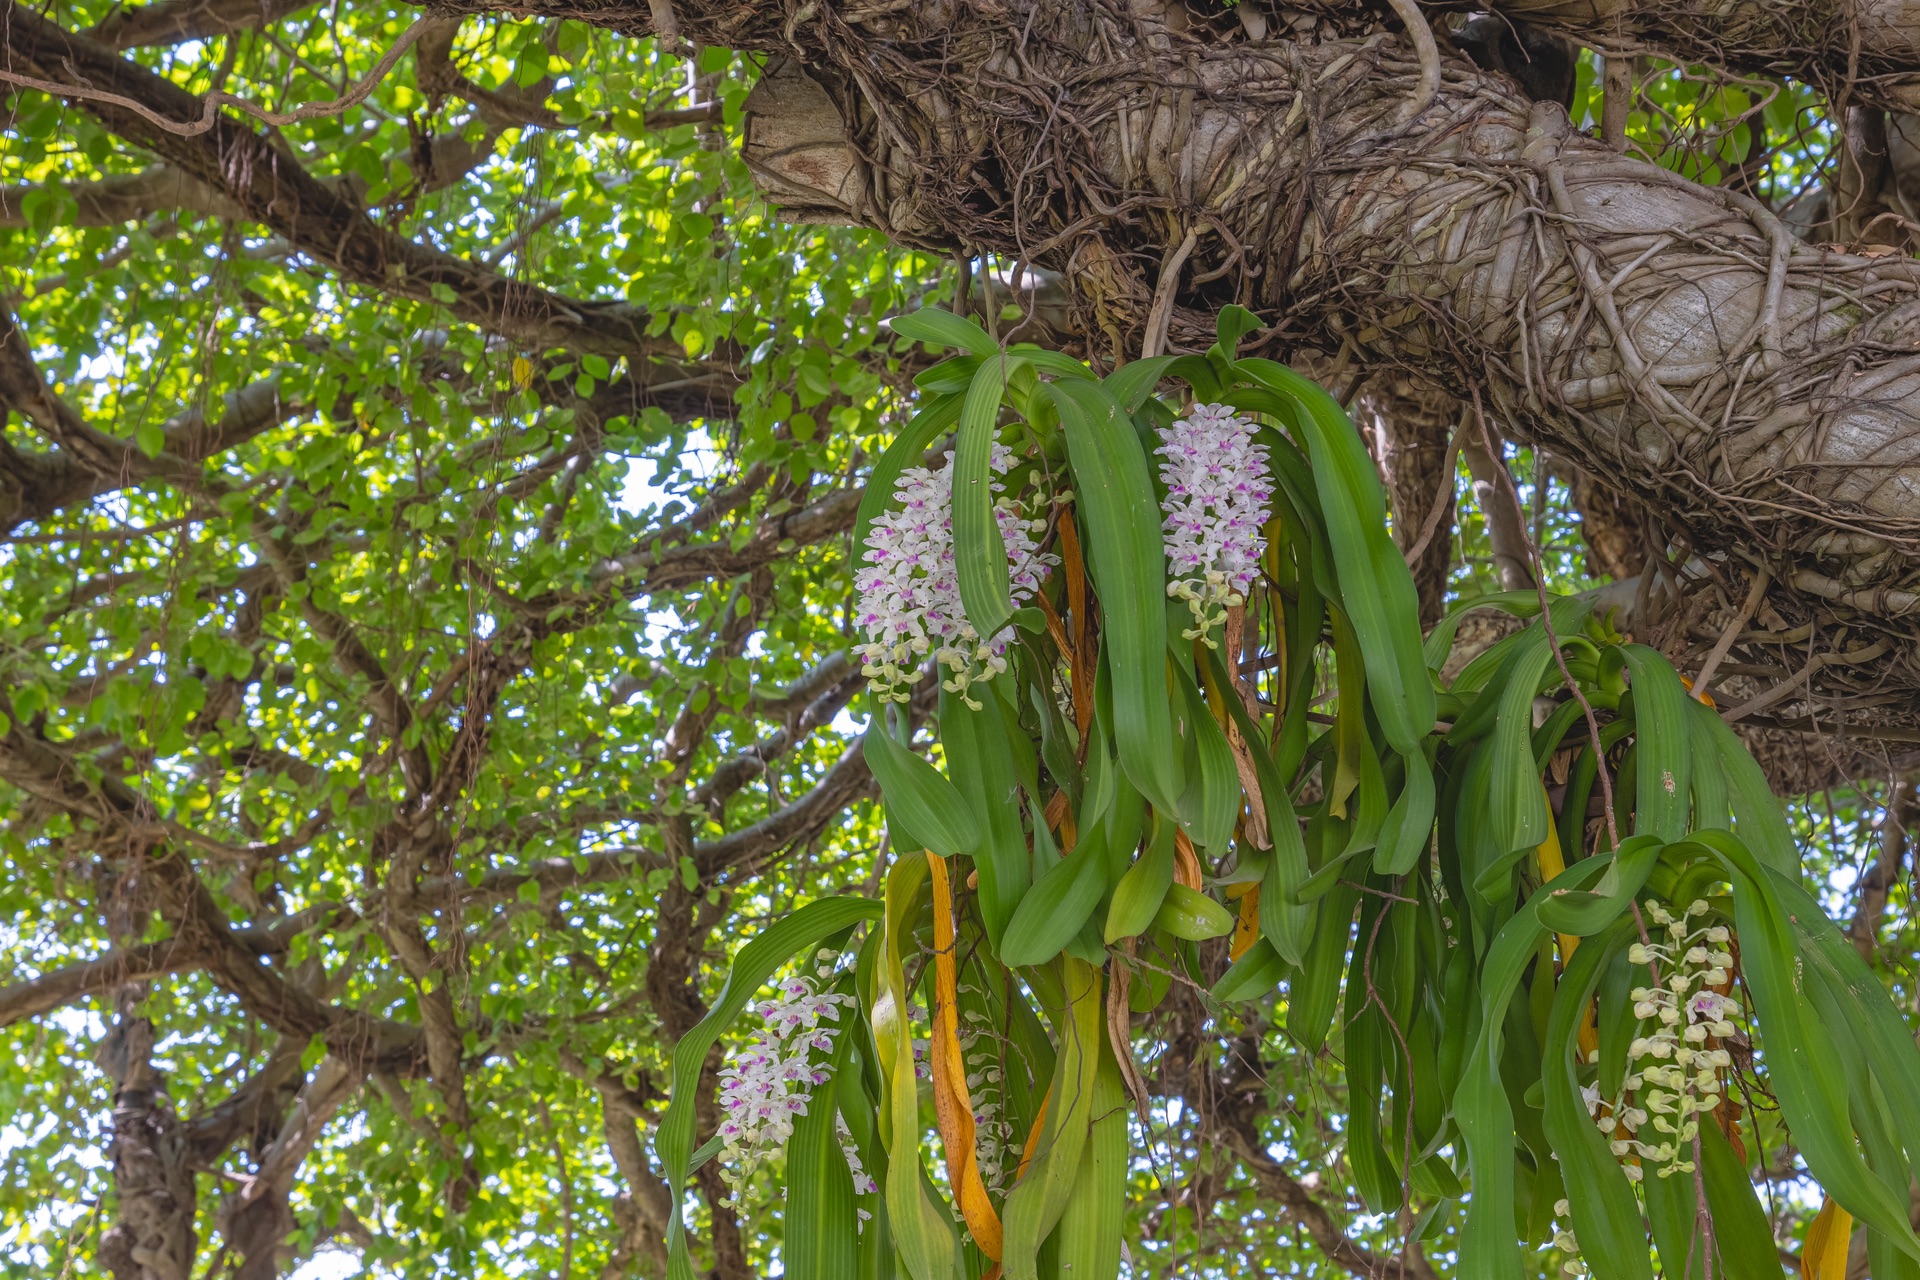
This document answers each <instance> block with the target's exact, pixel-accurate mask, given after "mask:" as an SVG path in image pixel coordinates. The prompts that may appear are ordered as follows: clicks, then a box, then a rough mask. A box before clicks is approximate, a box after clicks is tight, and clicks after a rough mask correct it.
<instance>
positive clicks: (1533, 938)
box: [1453, 854, 1612, 1280]
mask: <svg viewBox="0 0 1920 1280" xmlns="http://www.w3.org/2000/svg"><path fill="white" fill-rule="evenodd" d="M1611 860H1612V859H1611V857H1610V856H1609V855H1605V854H1602V855H1600V856H1598V857H1593V858H1588V859H1586V860H1584V861H1581V862H1576V863H1574V864H1573V866H1571V867H1569V868H1568V869H1567V870H1565V871H1563V872H1561V873H1560V874H1559V875H1558V876H1556V877H1554V879H1552V880H1550V881H1548V882H1547V883H1546V884H1545V885H1543V886H1542V887H1541V888H1540V889H1538V890H1536V891H1535V893H1534V894H1533V896H1532V897H1531V898H1529V899H1528V900H1527V903H1526V905H1525V906H1523V907H1522V908H1520V910H1519V911H1517V912H1515V913H1514V915H1513V917H1512V918H1511V919H1509V920H1508V921H1507V922H1506V924H1505V925H1504V926H1502V927H1501V929H1500V932H1499V933H1498V934H1497V935H1496V936H1495V938H1494V940H1493V946H1492V947H1491V948H1490V949H1489V950H1488V952H1487V962H1486V967H1485V968H1484V969H1483V970H1482V971H1481V974H1480V1002H1481V1009H1480V1033H1479V1036H1478V1038H1477V1039H1476V1040H1475V1041H1474V1045H1473V1051H1472V1053H1471V1054H1470V1055H1469V1057H1468V1059H1467V1064H1466V1066H1465V1068H1464V1069H1463V1070H1462V1071H1461V1075H1460V1086H1459V1088H1458V1089H1456V1090H1455V1091H1454V1096H1453V1112H1454V1117H1455V1120H1456V1122H1457V1123H1458V1124H1459V1126H1460V1135H1461V1137H1462V1138H1463V1139H1464V1140H1465V1142H1466V1147H1467V1163H1468V1165H1469V1167H1470V1168H1471V1170H1472V1173H1473V1198H1472V1199H1471V1200H1469V1201H1468V1202H1467V1220H1466V1224H1465V1226H1464V1227H1463V1228H1462V1230H1461V1232H1460V1274H1461V1275H1463V1276H1472V1277H1474V1280H1520V1277H1521V1275H1522V1273H1523V1268H1522V1265H1521V1258H1520V1245H1519V1242H1518V1241H1516V1240H1515V1239H1514V1232H1513V1222H1514V1187H1513V1165H1514V1158H1513V1157H1514V1150H1513V1148H1514V1116H1513V1106H1512V1104H1511V1103H1510V1102H1509V1101H1508V1098H1507V1090H1506V1086H1505V1085H1504V1083H1503V1082H1502V1081H1501V1078H1500V1058H1501V1053H1500V1045H1501V1040H1502V1038H1503V1028H1504V1025H1505V1023H1506V1019H1507V1005H1508V1003H1509V1002H1510V1001H1511V1000H1512V999H1513V994H1514V992H1515V991H1516V990H1517V989H1518V988H1519V986H1520V979H1521V977H1522V976H1523V975H1524V974H1525V973H1526V971H1527V967H1528V966H1529V965H1531V964H1532V963H1533V960H1534V957H1535V955H1536V954H1537V953H1538V949H1539V945H1540V941H1541V939H1542V938H1543V937H1544V936H1545V934H1546V926H1545V925H1543V924H1542V923H1541V922H1540V904H1541V903H1542V902H1544V901H1546V900H1547V898H1548V895H1550V894H1552V893H1554V892H1556V891H1557V890H1563V889H1578V888H1582V887H1584V886H1585V885H1586V884H1588V883H1589V882H1590V881H1591V880H1592V878H1593V877H1594V876H1596V875H1598V874H1599V873H1600V871H1601V869H1602V868H1603V867H1604V866H1605V865H1607V864H1608V863H1609V862H1610V861H1611Z"/></svg>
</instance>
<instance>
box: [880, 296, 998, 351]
mask: <svg viewBox="0 0 1920 1280" xmlns="http://www.w3.org/2000/svg"><path fill="white" fill-rule="evenodd" d="M887 326H888V327H889V328H891V329H892V330H893V331H894V332H895V333H897V334H899V335H900V336H901V337H903V338H912V339H913V340H914V341H915V342H925V343H927V344H929V345H931V346H936V347H959V348H960V349H961V350H962V351H969V352H972V353H973V354H974V355H977V356H989V355H993V354H994V353H995V352H997V351H999V349H1000V347H999V345H998V344H997V343H995V342H994V340H993V339H992V338H991V337H990V336H989V335H988V334H987V331H986V330H985V329H982V328H981V327H980V326H979V324H978V323H977V322H975V321H973V320H969V319H967V318H966V317H964V316H958V315H955V314H954V313H953V312H951V311H943V310H941V309H940V308H939V307H922V308H920V309H919V310H918V311H909V312H907V313H906V314H905V315H901V316H894V317H893V318H892V319H890V320H888V321H887Z"/></svg>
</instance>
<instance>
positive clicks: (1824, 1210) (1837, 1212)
mask: <svg viewBox="0 0 1920 1280" xmlns="http://www.w3.org/2000/svg"><path fill="white" fill-rule="evenodd" d="M1852 1235H1853V1215H1852V1214H1850V1213H1848V1212H1847V1211H1846V1210H1845V1209H1842V1208H1841V1207H1840V1205H1839V1204H1838V1203H1837V1202H1836V1201H1835V1200H1834V1198H1833V1197H1832V1196H1828V1197H1827V1201H1826V1203H1825V1204H1823V1205H1821V1206H1820V1215H1819V1216H1818V1217H1816V1218H1815V1219H1814V1220H1813V1225H1812V1226H1810V1227H1808V1228H1807V1243H1806V1245H1805V1246H1804V1247H1803V1248H1802V1249H1801V1250H1800V1276H1801V1280H1845V1276H1846V1274H1847V1241H1848V1240H1849V1238H1851V1237H1852Z"/></svg>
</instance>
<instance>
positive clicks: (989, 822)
mask: <svg viewBox="0 0 1920 1280" xmlns="http://www.w3.org/2000/svg"><path fill="white" fill-rule="evenodd" d="M1008 679H1011V677H1008ZM996 683H998V682H996ZM976 692H983V693H985V696H983V697H981V698H980V699H979V701H980V705H979V707H978V708H977V709H976V708H973V707H969V706H968V705H967V703H966V700H965V699H964V698H959V697H955V696H954V695H952V694H948V693H942V694H941V695H940V745H941V747H942V749H943V750H944V751H945V752H946V757H947V772H948V773H949V774H951V775H952V778H953V784H954V786H955V787H956V788H957V789H958V791H959V792H960V794H961V796H962V797H964V799H965V803H966V807H967V808H968V810H969V811H970V812H971V813H972V815H973V816H974V818H975V820H976V822H977V823H978V825H979V826H980V828H981V831H980V843H979V845H978V846H977V847H976V848H975V850H974V856H973V865H974V869H975V870H976V871H977V872H978V873H979V877H980V884H979V893H978V895H977V897H976V901H978V903H979V904H980V919H981V921H982V923H984V924H985V925H986V928H987V940H988V941H989V942H990V943H992V945H993V947H994V948H995V949H996V950H998V948H999V946H1000V939H1001V936H1002V935H1003V934H1004V933H1005V931H1006V927H1007V922H1008V921H1009V920H1011V919H1012V918H1013V913H1014V910H1015V908H1017V907H1018V906H1019V905H1020V900H1021V899H1022V898H1024V897H1025V896H1026V893H1027V887H1028V885H1030V884H1031V883H1032V881H1033V855H1032V854H1031V853H1029V852H1028V850H1027V836H1026V832H1025V831H1024V830H1023V829H1022V827H1021V824H1020V795H1019V787H1020V782H1021V779H1020V777H1019V776H1018V774H1019V773H1022V772H1024V773H1025V774H1026V775H1027V778H1028V779H1029V780H1031V779H1033V778H1035V777H1036V772H1035V768H1034V765H1033V761H1032V755H1031V753H1032V750H1033V747H1032V744H1031V743H1030V742H1029V741H1027V739H1026V737H1025V734H1024V731H1021V730H1018V726H1017V724H1016V725H1013V726H1009V725H1008V724H1006V723H1005V721H1004V716H1005V713H1004V711H1003V709H1002V704H1001V702H1000V699H999V698H998V697H997V696H994V692H988V691H982V690H978V689H976ZM1010 728H1011V729H1014V730H1015V732H1012V733H1010V732H1009V729H1010ZM1015 741H1018V742H1019V744H1020V745H1022V746H1024V747H1026V750H1027V752H1028V754H1027V755H1026V757H1024V758H1018V757H1016V756H1015V755H1014V754H1013V752H1012V751H1011V750H1010V749H1009V747H1010V744H1011V743H1013V742H1015ZM1039 793H1040V789H1039V786H1038V785H1037V783H1035V782H1032V781H1029V783H1028V791H1027V794H1029V795H1038V794H1039ZM1041 827H1042V830H1044V829H1045V824H1044V823H1042V824H1041Z"/></svg>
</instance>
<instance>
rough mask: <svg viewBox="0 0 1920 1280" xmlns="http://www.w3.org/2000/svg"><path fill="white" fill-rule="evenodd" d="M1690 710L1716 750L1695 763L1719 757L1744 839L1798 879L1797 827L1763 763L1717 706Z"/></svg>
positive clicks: (1705, 765) (1708, 764)
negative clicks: (1717, 712) (1771, 785)
mask: <svg viewBox="0 0 1920 1280" xmlns="http://www.w3.org/2000/svg"><path fill="white" fill-rule="evenodd" d="M1689 714H1690V715H1691V716H1692V717H1693V720H1694V722H1695V724H1696V725H1698V726H1699V729H1700V734H1701V736H1702V737H1703V738H1705V739H1706V740H1707V741H1708V742H1710V743H1712V745H1713V749H1714V753H1713V756H1712V757H1711V758H1709V757H1707V756H1706V755H1705V754H1703V755H1702V756H1701V757H1700V758H1699V759H1697V760H1696V761H1695V764H1694V767H1695V768H1696V769H1710V768H1712V767H1713V762H1714V761H1715V760H1717V761H1718V763H1719V767H1720V768H1721V770H1722V771H1723V772H1724V774H1725V777H1726V784H1727V800H1728V802H1729V803H1730V804H1731V806H1732V808H1733V826H1734V831H1735V833H1736V834H1737V835H1739V837H1740V843H1742V844H1744V845H1746V846H1747V848H1749V849H1751V850H1752V851H1753V856H1754V857H1756V858H1758V859H1759V860H1760V861H1761V863H1762V864H1764V865H1766V866H1768V867H1771V868H1772V869H1773V870H1775V871H1777V872H1779V873H1780V874H1781V875H1783V876H1787V877H1788V878H1790V879H1791V878H1797V877H1798V876H1799V874H1800V850H1799V848H1798V847H1797V846H1796V845H1795V844H1794V842H1793V829H1792V828H1791V827H1789V826H1788V825H1787V815H1786V811H1785V810H1784V809H1783V808H1781V805H1780V798H1779V797H1778V796H1776V795H1774V794H1773V788H1772V787H1769V786H1768V785H1767V775H1766V774H1764V773H1762V772H1761V770H1760V765H1759V762H1758V761H1756V760H1755V759H1754V758H1753V753H1752V752H1751V751H1748V750H1747V744H1746V743H1744V742H1742V741H1740V736H1739V735H1738V734H1736V733H1735V732H1734V731H1733V727H1732V726H1731V725H1729V724H1728V723H1727V722H1726V721H1724V720H1722V719H1721V718H1720V717H1719V715H1718V714H1716V713H1715V712H1714V710H1713V708H1711V707H1709V706H1706V705H1705V704H1704V703H1700V702H1694V703H1693V705H1692V708H1691V710H1690V712H1689Z"/></svg>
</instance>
